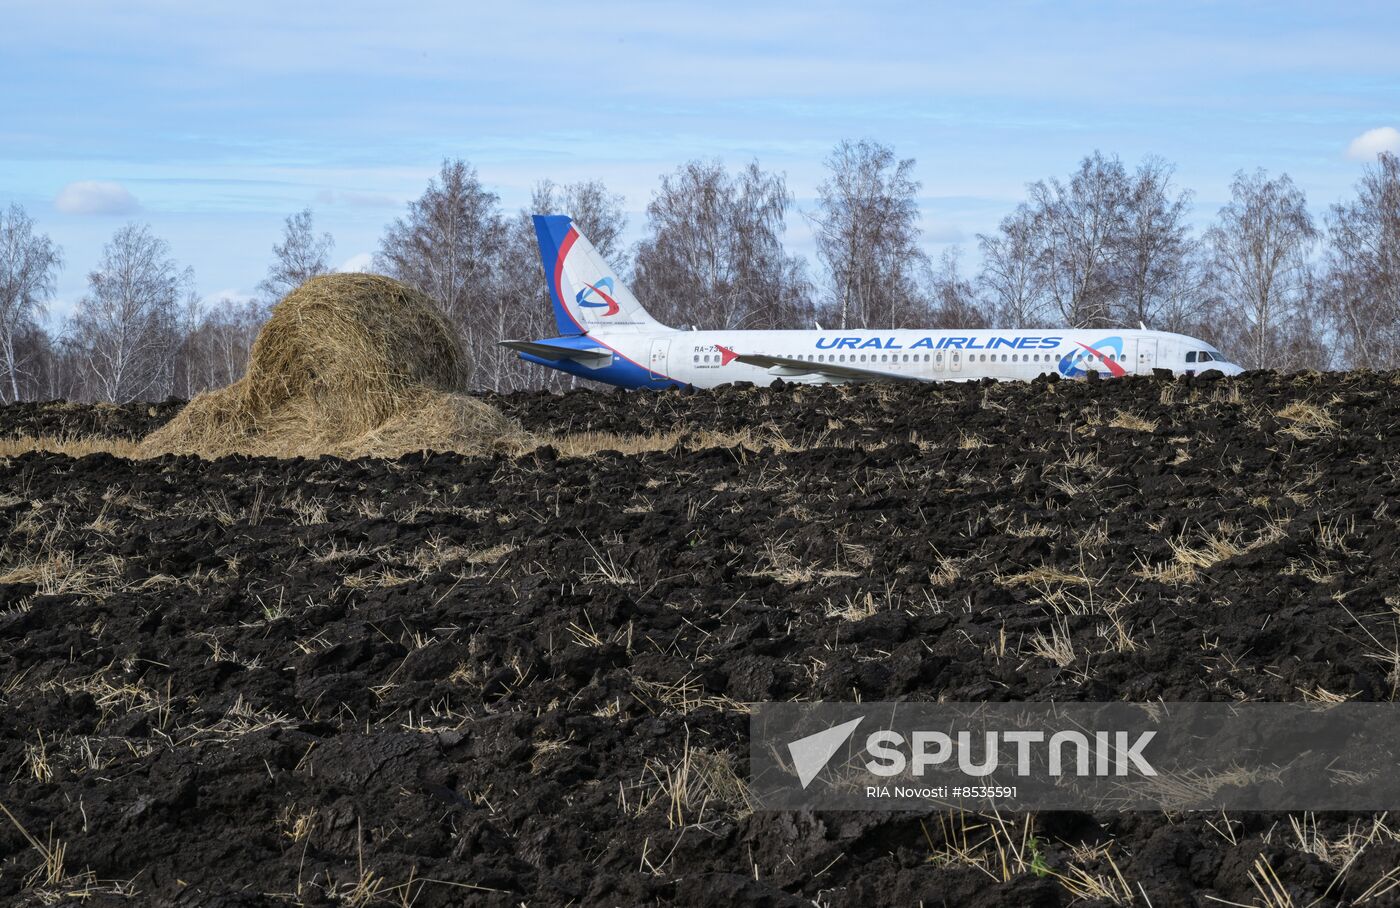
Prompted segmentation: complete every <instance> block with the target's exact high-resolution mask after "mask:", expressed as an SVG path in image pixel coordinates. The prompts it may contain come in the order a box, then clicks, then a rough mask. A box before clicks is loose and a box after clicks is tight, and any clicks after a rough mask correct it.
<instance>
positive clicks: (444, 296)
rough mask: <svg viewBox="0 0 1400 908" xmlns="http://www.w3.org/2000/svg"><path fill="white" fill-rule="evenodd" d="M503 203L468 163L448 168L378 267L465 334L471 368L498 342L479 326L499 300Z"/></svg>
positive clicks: (382, 249) (397, 224)
mask: <svg viewBox="0 0 1400 908" xmlns="http://www.w3.org/2000/svg"><path fill="white" fill-rule="evenodd" d="M501 233H502V231H501V213H500V202H499V200H498V198H497V197H496V194H495V193H493V192H491V191H489V190H488V189H486V187H484V186H483V185H482V184H481V180H480V179H479V178H478V177H477V173H476V170H475V169H474V168H473V167H471V166H470V165H468V164H467V163H466V162H465V161H461V160H455V161H443V162H442V170H441V172H440V173H439V174H438V177H437V179H435V180H431V181H429V183H428V188H427V190H425V191H424V193H423V195H422V196H420V197H419V198H418V199H417V200H416V201H413V202H410V203H409V206H408V214H407V216H405V217H402V218H398V219H397V220H395V221H394V223H393V224H391V225H389V228H388V230H387V232H386V233H385V235H384V238H383V239H382V240H380V243H379V251H378V252H377V253H376V254H375V257H374V262H375V267H376V268H377V269H378V270H380V271H381V272H383V273H384V274H387V275H389V276H390V277H394V278H398V279H399V280H401V281H403V282H404V283H406V284H408V285H410V286H412V287H415V288H417V289H418V290H421V291H422V292H423V293H425V294H427V295H428V296H430V297H431V298H432V299H433V301H434V302H436V303H437V304H438V305H439V306H440V307H441V308H442V312H443V314H444V315H446V316H447V318H448V320H449V321H451V322H452V323H453V325H454V326H455V327H456V328H457V329H458V330H459V331H460V332H461V335H462V338H463V340H464V342H465V344H466V347H467V349H468V351H469V353H470V354H472V359H473V362H475V359H476V356H475V354H477V353H479V352H481V350H483V349H484V347H485V345H486V344H487V343H490V344H494V343H495V341H496V340H497V338H494V337H489V338H488V337H487V335H488V334H489V330H490V329H487V330H482V329H480V328H479V327H478V326H477V325H476V322H475V317H476V316H477V315H478V314H479V313H478V311H477V310H478V308H479V307H480V306H481V304H482V302H483V301H484V300H486V299H488V298H489V296H490V294H491V293H493V292H494V290H495V289H496V288H495V285H494V281H495V263H496V258H497V256H498V254H499V252H500V247H501Z"/></svg>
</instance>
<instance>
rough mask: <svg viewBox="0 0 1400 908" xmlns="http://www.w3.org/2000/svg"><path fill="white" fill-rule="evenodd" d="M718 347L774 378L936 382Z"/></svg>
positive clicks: (733, 358)
mask: <svg viewBox="0 0 1400 908" xmlns="http://www.w3.org/2000/svg"><path fill="white" fill-rule="evenodd" d="M716 346H718V345H716ZM719 349H720V351H721V353H723V354H727V359H726V360H725V361H726V362H728V361H730V360H737V361H738V362H741V363H747V364H748V365H750V366H758V367H759V368H760V369H767V370H768V371H769V372H771V373H773V376H774V377H775V378H786V377H788V376H793V377H796V376H798V375H814V374H815V375H825V376H828V377H830V378H839V379H843V380H845V381H918V382H930V381H933V379H932V378H923V377H920V376H917V375H900V374H899V373H897V372H881V371H879V370H878V369H858V368H856V367H855V366H843V365H841V364H840V363H813V362H808V361H807V360H805V359H793V358H790V357H786V356H769V355H768V354H766V353H737V352H735V351H733V350H730V349H728V348H727V347H720V348H719Z"/></svg>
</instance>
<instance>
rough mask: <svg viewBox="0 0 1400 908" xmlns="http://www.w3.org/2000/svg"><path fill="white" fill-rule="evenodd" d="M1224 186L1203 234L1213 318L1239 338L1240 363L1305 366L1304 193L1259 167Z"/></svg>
mask: <svg viewBox="0 0 1400 908" xmlns="http://www.w3.org/2000/svg"><path fill="white" fill-rule="evenodd" d="M1230 192H1231V199H1230V202H1229V203H1228V204H1227V205H1225V207H1223V208H1221V209H1220V216H1219V218H1220V220H1219V223H1217V224H1216V225H1215V226H1213V227H1211V228H1210V230H1209V231H1207V233H1206V242H1207V244H1208V245H1209V247H1210V250H1211V271H1212V274H1211V279H1212V282H1213V285H1214V288H1215V291H1216V296H1217V303H1216V305H1217V313H1218V317H1219V320H1220V321H1222V322H1226V321H1228V322H1231V323H1233V327H1234V331H1235V336H1237V337H1243V338H1244V339H1245V340H1244V343H1243V344H1242V345H1241V346H1242V349H1240V350H1239V351H1238V352H1239V354H1240V360H1239V362H1240V364H1241V365H1243V366H1245V367H1246V368H1250V369H1286V368H1299V367H1301V366H1305V365H1312V364H1314V363H1313V362H1312V357H1313V356H1314V355H1315V349H1316V342H1315V339H1314V338H1312V337H1311V336H1310V335H1311V333H1312V332H1313V331H1314V330H1315V325H1314V324H1313V323H1311V322H1310V319H1309V315H1310V313H1309V312H1308V303H1309V300H1310V290H1311V279H1310V274H1309V268H1308V253H1309V251H1310V250H1311V249H1312V247H1313V245H1314V243H1315V241H1316V238H1317V230H1316V229H1315V228H1314V227H1313V222H1312V217H1311V216H1310V215H1309V214H1308V208H1307V201H1306V199H1305V198H1304V196H1303V192H1302V190H1300V189H1298V188H1297V187H1296V186H1295V185H1293V181H1292V180H1291V179H1289V177H1288V175H1287V174H1282V175H1280V176H1279V177H1277V178H1274V179H1270V178H1269V176H1268V174H1266V173H1265V172H1264V171H1263V170H1262V169H1260V170H1256V171H1255V172H1254V173H1252V174H1249V173H1245V172H1244V171H1240V172H1239V173H1237V174H1236V175H1235V179H1234V182H1233V183H1232V184H1231V187H1230Z"/></svg>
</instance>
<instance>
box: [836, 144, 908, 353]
mask: <svg viewBox="0 0 1400 908" xmlns="http://www.w3.org/2000/svg"><path fill="white" fill-rule="evenodd" d="M826 166H827V169H828V170H829V171H830V175H829V176H828V177H827V179H826V180H825V181H824V182H823V183H822V184H821V186H820V187H819V188H818V190H817V193H818V209H817V212H816V214H815V215H814V216H813V218H812V222H813V225H814V227H815V228H816V239H817V255H818V256H819V258H820V259H821V261H822V262H823V264H825V265H826V267H827V270H828V272H829V276H830V280H831V296H830V299H829V301H828V303H829V308H830V310H831V315H830V316H829V317H834V319H835V321H836V323H837V326H838V327H841V328H848V327H851V328H854V327H861V328H870V327H888V328H898V327H906V326H907V325H908V324H909V322H910V318H911V316H914V315H916V313H917V312H918V311H919V309H920V300H919V293H918V275H919V273H920V271H921V269H922V268H923V267H925V266H926V265H927V261H928V259H927V256H925V255H924V253H923V250H922V249H920V247H919V233H920V231H919V206H918V201H917V194H918V191H919V186H920V184H919V182H918V181H917V180H915V179H914V175H913V174H914V159H913V158H904V159H902V160H901V159H897V158H896V157H895V154H894V150H893V149H892V148H890V147H889V146H886V145H881V144H879V143H878V142H872V141H868V140H862V141H860V142H850V141H843V142H842V143H841V144H839V145H837V146H836V149H835V150H834V151H833V152H832V153H831V156H830V157H829V158H827V160H826Z"/></svg>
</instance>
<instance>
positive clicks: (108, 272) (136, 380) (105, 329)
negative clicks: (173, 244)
mask: <svg viewBox="0 0 1400 908" xmlns="http://www.w3.org/2000/svg"><path fill="white" fill-rule="evenodd" d="M192 283H193V272H191V271H190V270H189V269H188V268H186V269H183V270H182V269H181V268H180V267H179V266H178V265H176V263H175V261H174V260H173V259H172V258H171V257H170V248H169V246H167V245H166V243H165V241H164V240H162V239H159V238H158V237H156V236H154V235H152V234H151V232H150V229H149V228H148V227H146V226H145V225H141V224H128V225H126V226H125V227H122V228H121V229H120V230H118V231H117V232H116V234H115V235H114V236H113V237H112V240H111V241H110V242H109V243H107V245H106V246H105V247H103V250H102V260H101V262H100V263H99V264H98V267H97V270H95V271H93V272H92V273H91V274H89V275H88V292H87V294H86V295H85V296H84V297H83V298H82V300H81V301H80V302H79V303H78V308H77V311H76V312H75V313H74V315H73V319H72V323H71V329H72V340H73V342H74V344H75V345H76V346H77V349H78V350H79V351H80V357H81V362H82V364H83V368H84V370H85V372H86V373H87V376H88V378H89V380H90V382H91V395H92V396H93V397H95V398H96V399H98V400H103V401H108V402H113V403H117V402H125V401H132V400H153V399H157V398H162V397H165V396H167V395H169V394H170V393H171V391H172V390H173V382H174V368H173V367H174V355H175V350H176V347H177V344H178V323H179V309H180V304H181V301H182V300H183V299H184V298H185V296H186V293H187V291H188V288H189V287H190V285H191V284H192Z"/></svg>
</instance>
